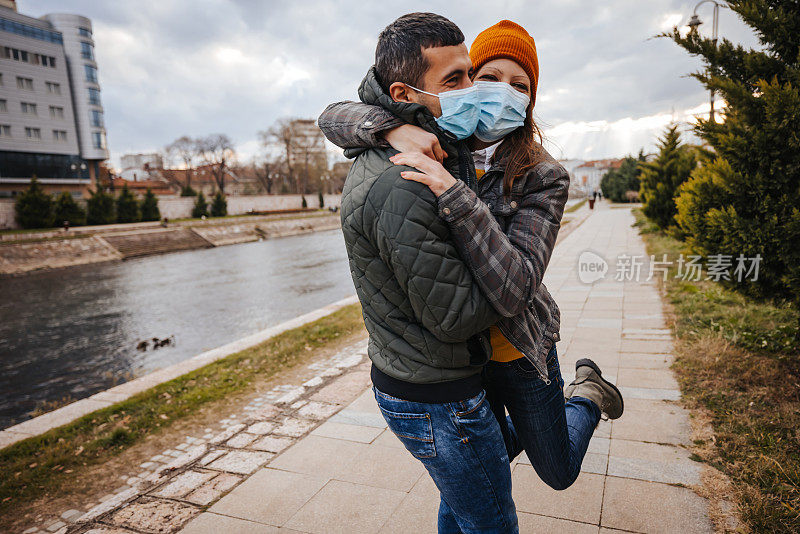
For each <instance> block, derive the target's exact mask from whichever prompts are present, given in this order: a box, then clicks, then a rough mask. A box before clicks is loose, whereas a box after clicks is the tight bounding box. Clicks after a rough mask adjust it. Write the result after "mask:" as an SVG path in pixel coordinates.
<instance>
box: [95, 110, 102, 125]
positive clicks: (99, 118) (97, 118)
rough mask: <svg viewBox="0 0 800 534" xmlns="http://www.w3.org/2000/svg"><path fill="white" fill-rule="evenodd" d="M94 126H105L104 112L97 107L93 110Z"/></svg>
mask: <svg viewBox="0 0 800 534" xmlns="http://www.w3.org/2000/svg"><path fill="white" fill-rule="evenodd" d="M92 126H97V127H98V128H102V127H103V112H102V111H98V110H96V109H93V110H92Z"/></svg>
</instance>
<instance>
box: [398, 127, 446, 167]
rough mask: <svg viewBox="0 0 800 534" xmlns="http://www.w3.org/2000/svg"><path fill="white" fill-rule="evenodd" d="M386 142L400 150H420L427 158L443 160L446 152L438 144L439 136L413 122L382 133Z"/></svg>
mask: <svg viewBox="0 0 800 534" xmlns="http://www.w3.org/2000/svg"><path fill="white" fill-rule="evenodd" d="M383 138H384V139H386V142H387V143H389V144H390V145H392V148H394V149H395V150H399V151H400V152H422V153H423V154H425V155H426V156H428V157H429V158H431V159H433V160H436V161H438V162H439V163H441V162H443V161H444V158H446V157H447V154H445V153H444V150H442V145H441V144H439V138H438V137H436V136H435V135H433V134H432V133H430V132H428V131H426V130H423V129H422V128H420V127H419V126H414V125H413V124H404V125H402V126H398V127H397V128H393V129H391V130H388V131H386V132H384V133H383Z"/></svg>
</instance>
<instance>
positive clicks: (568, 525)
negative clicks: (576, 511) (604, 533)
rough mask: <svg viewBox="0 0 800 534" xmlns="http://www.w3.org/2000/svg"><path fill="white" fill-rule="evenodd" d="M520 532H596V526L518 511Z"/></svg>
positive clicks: (581, 533) (577, 533)
mask: <svg viewBox="0 0 800 534" xmlns="http://www.w3.org/2000/svg"><path fill="white" fill-rule="evenodd" d="M517 516H518V519H519V531H520V532H564V533H569V534H597V532H598V526H597V525H590V524H587V523H579V522H577V521H567V520H566V519H558V518H557V517H548V516H546V515H536V514H528V513H525V512H519V513H518V514H517Z"/></svg>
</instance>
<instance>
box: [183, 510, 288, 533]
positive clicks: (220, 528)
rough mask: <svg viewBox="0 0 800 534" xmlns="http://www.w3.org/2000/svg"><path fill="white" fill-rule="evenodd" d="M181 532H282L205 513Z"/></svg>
mask: <svg viewBox="0 0 800 534" xmlns="http://www.w3.org/2000/svg"><path fill="white" fill-rule="evenodd" d="M181 532H182V533H183V534H220V533H225V534H279V533H280V532H283V531H282V530H281V529H279V528H277V527H273V526H270V525H264V524H262V523H256V522H254V521H247V520H244V519H238V518H236V517H227V516H224V515H219V514H213V513H211V512H205V513H203V514H200V515H199V516H197V517H196V518H194V519H193V520H192V521H191V522H190V523H189V524H188V525H186V528H184V529H183V530H181Z"/></svg>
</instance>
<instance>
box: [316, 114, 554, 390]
mask: <svg viewBox="0 0 800 534" xmlns="http://www.w3.org/2000/svg"><path fill="white" fill-rule="evenodd" d="M318 124H319V127H320V129H322V132H323V133H324V134H325V136H326V137H327V138H328V139H329V140H330V141H331V142H332V143H334V144H336V145H338V146H340V147H342V148H357V147H364V146H378V145H386V142H385V141H384V140H383V139H382V137H381V136H380V135H379V134H380V133H381V132H383V131H386V130H389V129H392V128H394V127H396V126H399V125H401V124H403V121H401V120H400V119H398V118H397V117H395V116H394V115H392V114H391V113H390V112H388V111H387V110H385V109H383V108H380V107H377V106H368V105H366V104H362V103H357V102H340V103H336V104H331V105H330V106H328V107H327V108H326V109H325V111H324V112H323V113H322V115H320V117H319V120H318ZM541 150H542V152H543V154H544V158H543V159H542V161H541V162H540V163H538V164H537V165H536V166H534V167H533V168H532V169H530V170H529V171H528V172H527V173H526V174H525V175H524V176H523V177H521V178H520V177H518V178H516V179H515V180H514V184H513V186H512V188H511V194H510V196H509V197H504V196H503V173H504V169H505V165H504V162H503V161H502V159H501V160H500V161H497V162H494V163H493V164H492V166H491V168H490V169H489V171H487V172H486V174H484V175H483V177H482V178H481V179H480V180H479V181H478V183H477V185H476V186H475V190H474V191H473V190H472V189H470V187H468V185H467V184H466V183H465V182H463V181H460V180H459V181H458V182H457V183H456V184H455V185H453V186H452V187H451V188H450V189H448V190H447V191H445V192H444V193H443V194H442V195H441V196H439V198H438V201H437V202H438V211H439V216H440V217H441V218H442V219H443V220H445V221H446V222H447V223H448V226H449V227H450V230H451V235H452V238H453V242H454V244H455V245H456V248H457V249H458V251H459V253H460V255H461V256H462V258H463V259H464V261H465V262H466V263H467V264H468V266H469V268H470V270H471V271H472V273H473V275H474V277H475V279H476V281H477V282H478V285H479V286H480V288H481V290H482V291H483V293H484V295H485V296H486V297H487V300H489V302H491V304H492V305H493V306H494V307H495V309H496V310H497V311H498V312H499V313H500V314H501V315H502V316H503V317H502V318H501V319H500V320H499V321H498V322H497V327H498V328H499V329H500V331H501V332H502V334H503V335H504V336H505V337H506V338H507V339H508V340H509V342H511V344H512V345H513V346H514V347H515V348H516V349H517V350H519V351H520V352H522V353H523V354H524V355H525V356H526V357H527V358H528V359H529V360H530V361H531V362H532V363H533V364H534V365H535V366H536V368H537V370H538V371H539V374H540V375H541V376H542V378H543V379H544V380H545V381H547V365H546V364H545V360H546V358H547V354H548V352H549V351H550V349H551V348H552V346H553V344H554V343H555V342H556V341H558V340H559V339H560V336H559V327H560V318H561V314H560V311H559V309H558V306H557V305H556V303H555V301H554V300H553V297H552V296H551V295H550V293H549V292H548V291H547V288H546V287H545V285H544V284H543V283H542V278H543V276H544V272H545V269H546V268H547V264H548V263H549V261H550V257H551V254H552V252H553V247H554V246H555V243H556V237H557V236H558V230H559V228H560V227H561V216H562V215H563V212H564V205H565V203H566V201H567V193H568V190H569V174H568V173H567V171H566V170H565V169H564V167H562V166H561V165H560V164H559V163H558V162H557V161H555V160H554V159H553V158H552V157H551V156H550V155H549V154H548V153H547V152H546V151H544V149H541Z"/></svg>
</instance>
